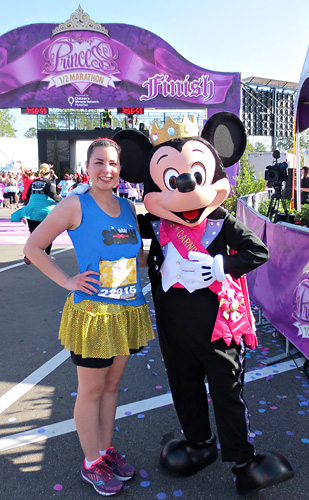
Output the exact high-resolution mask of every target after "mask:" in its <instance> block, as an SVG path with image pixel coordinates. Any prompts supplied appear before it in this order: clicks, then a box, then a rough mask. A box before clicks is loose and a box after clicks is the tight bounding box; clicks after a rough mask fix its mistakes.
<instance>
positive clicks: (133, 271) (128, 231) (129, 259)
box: [68, 192, 146, 306]
mask: <svg viewBox="0 0 309 500" xmlns="http://www.w3.org/2000/svg"><path fill="white" fill-rule="evenodd" d="M78 197H79V201H80V204H81V209H82V220H81V224H80V226H79V227H77V228H76V229H74V230H72V231H70V230H69V231H68V234H69V236H70V238H71V240H72V243H73V245H74V249H75V253H76V257H77V262H78V266H79V271H80V272H81V273H82V272H84V271H89V270H93V271H97V272H98V273H100V277H99V276H98V275H93V277H94V278H96V279H99V280H100V282H101V285H100V287H99V288H98V292H97V293H93V295H88V294H86V293H84V292H82V291H80V290H77V291H76V292H74V302H75V303H77V302H80V301H81V300H84V299H88V300H89V299H90V300H97V301H101V302H108V303H113V304H122V305H129V306H139V305H142V304H145V302H146V301H145V297H144V295H143V291H142V286H141V281H140V277H139V266H138V258H137V257H138V253H139V251H140V248H141V237H140V234H139V232H138V230H137V222H136V216H135V214H134V212H133V210H132V207H131V205H130V203H129V202H128V200H126V199H125V198H117V200H118V202H119V204H120V209H121V212H120V215H119V217H111V216H109V215H108V214H106V213H105V212H103V210H102V209H101V208H100V207H99V205H97V203H96V202H95V201H94V199H93V198H92V196H91V195H90V194H89V193H88V192H87V193H85V194H82V195H78ZM92 285H93V286H96V285H95V284H93V283H92Z"/></svg>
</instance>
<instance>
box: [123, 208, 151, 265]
mask: <svg viewBox="0 0 309 500" xmlns="http://www.w3.org/2000/svg"><path fill="white" fill-rule="evenodd" d="M128 202H129V203H130V205H131V207H132V210H133V212H134V214H135V217H136V224H137V230H138V232H139V234H141V232H140V228H139V224H138V219H137V215H136V209H135V205H134V203H133V202H132V201H131V200H128ZM148 254H149V252H148V250H146V251H145V250H144V248H143V241H142V247H141V249H140V251H139V254H138V263H139V266H140V267H148V262H147V259H148Z"/></svg>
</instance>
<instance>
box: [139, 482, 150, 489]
mask: <svg viewBox="0 0 309 500" xmlns="http://www.w3.org/2000/svg"><path fill="white" fill-rule="evenodd" d="M140 485H141V487H142V488H148V486H150V481H142V482H141V483H140Z"/></svg>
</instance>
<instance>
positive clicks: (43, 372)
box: [0, 350, 70, 414]
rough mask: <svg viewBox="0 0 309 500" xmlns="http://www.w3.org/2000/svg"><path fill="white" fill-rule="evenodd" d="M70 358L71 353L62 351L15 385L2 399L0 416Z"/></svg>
mask: <svg viewBox="0 0 309 500" xmlns="http://www.w3.org/2000/svg"><path fill="white" fill-rule="evenodd" d="M69 357H70V351H65V350H63V351H60V352H59V353H58V354H56V356H54V357H53V358H51V359H50V360H49V361H47V362H46V363H44V365H42V366H40V367H39V368H38V369H37V370H35V371H34V372H32V373H31V374H30V375H29V376H28V377H26V378H25V379H24V380H23V381H22V382H20V383H19V384H17V385H15V386H14V387H12V389H10V390H9V391H7V392H6V393H5V394H4V395H3V396H1V397H0V414H1V413H3V412H4V411H5V410H7V408H9V406H11V405H12V404H13V403H15V402H16V401H17V400H18V399H19V398H21V397H22V396H24V395H25V394H26V393H27V392H28V391H30V390H31V389H32V388H33V387H34V386H35V385H36V384H38V383H39V382H41V380H43V378H45V377H47V375H49V374H50V373H51V372H52V371H54V370H55V369H56V368H58V366H60V365H61V364H62V363H63V362H64V361H65V360H66V359H68V358H69Z"/></svg>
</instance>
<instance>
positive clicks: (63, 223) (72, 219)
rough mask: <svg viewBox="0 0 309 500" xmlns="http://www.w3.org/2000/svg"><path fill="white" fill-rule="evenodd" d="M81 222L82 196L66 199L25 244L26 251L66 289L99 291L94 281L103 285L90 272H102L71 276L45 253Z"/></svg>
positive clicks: (88, 291) (34, 261)
mask: <svg viewBox="0 0 309 500" xmlns="http://www.w3.org/2000/svg"><path fill="white" fill-rule="evenodd" d="M80 222H81V206H80V202H79V199H78V197H77V196H70V197H69V198H65V200H63V201H62V202H61V203H59V205H57V206H56V207H55V208H54V209H53V210H52V211H51V212H50V214H49V215H48V216H47V217H46V219H44V221H43V222H41V224H40V225H39V226H38V227H37V228H36V229H35V231H34V232H33V233H32V234H31V235H30V237H29V238H28V241H27V243H26V245H25V247H24V254H25V255H26V256H27V257H28V259H30V261H31V262H32V263H33V264H34V265H35V266H36V267H37V268H38V269H40V271H42V273H44V274H45V275H46V276H47V277H48V278H50V279H51V280H53V281H55V283H57V284H58V285H60V286H62V287H63V288H65V289H66V290H71V291H74V290H81V291H83V292H85V293H87V294H89V295H91V293H92V292H97V288H95V287H94V286H92V285H91V284H90V283H95V284H96V285H98V286H99V285H100V282H99V281H98V280H96V279H95V278H91V277H89V275H94V274H97V275H98V274H99V273H97V272H95V271H91V270H90V271H85V272H84V273H79V274H77V275H76V276H74V277H72V278H71V277H70V276H68V275H67V274H66V273H65V272H64V271H63V270H62V269H60V267H58V266H57V264H55V262H54V261H53V260H51V258H50V257H49V256H48V255H47V254H46V253H45V252H44V249H45V248H47V247H48V246H49V245H50V244H51V243H52V242H53V241H54V239H55V238H56V237H57V236H59V234H61V233H62V232H63V231H66V230H68V229H75V228H76V227H78V226H79V224H80Z"/></svg>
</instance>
